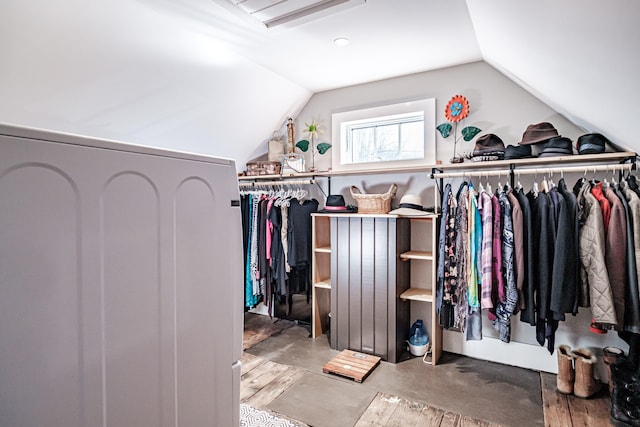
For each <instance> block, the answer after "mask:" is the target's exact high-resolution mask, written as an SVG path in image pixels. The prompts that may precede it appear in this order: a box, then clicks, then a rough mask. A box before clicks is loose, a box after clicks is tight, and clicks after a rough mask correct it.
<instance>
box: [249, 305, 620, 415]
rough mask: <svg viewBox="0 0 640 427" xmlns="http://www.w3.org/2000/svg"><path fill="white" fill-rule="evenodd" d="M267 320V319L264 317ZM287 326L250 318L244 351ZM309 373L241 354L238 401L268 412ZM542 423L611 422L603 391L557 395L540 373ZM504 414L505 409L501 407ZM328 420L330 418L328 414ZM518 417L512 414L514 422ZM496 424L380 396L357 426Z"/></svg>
mask: <svg viewBox="0 0 640 427" xmlns="http://www.w3.org/2000/svg"><path fill="white" fill-rule="evenodd" d="M267 319H268V318H267ZM292 324H293V322H290V321H282V320H281V321H277V322H274V321H273V320H270V321H263V320H262V319H259V318H258V319H257V320H256V319H255V318H254V317H251V318H249V320H248V321H247V324H246V325H245V336H244V337H245V341H244V348H245V349H248V348H250V347H251V346H253V345H255V344H257V343H258V342H260V341H262V340H265V339H268V338H269V336H271V335H272V334H276V333H279V332H280V331H282V330H283V329H286V328H288V327H290V326H291V325H292ZM307 372H308V371H307V370H305V369H302V368H299V367H294V366H288V365H283V364H280V363H276V362H273V361H270V360H267V359H264V358H261V357H257V356H254V355H252V354H249V353H247V352H245V353H244V354H243V357H242V380H241V386H240V398H241V401H242V402H243V403H246V404H248V405H250V406H253V407H255V408H257V409H261V410H267V411H268V409H267V405H269V404H270V403H271V402H272V401H273V400H274V399H276V398H277V397H278V396H280V395H281V394H282V393H283V392H285V391H286V390H287V389H288V388H289V387H291V386H292V385H293V384H294V383H295V382H296V381H298V380H300V379H301V378H302V377H303V376H304V375H305V373H307ZM540 381H541V389H542V402H543V406H544V408H543V409H544V424H545V426H549V427H558V426H561V427H565V426H566V427H574V426H594V427H595V426H597V427H602V426H611V425H613V424H612V423H611V422H610V421H609V411H610V404H611V401H610V398H609V393H608V390H606V386H603V390H602V391H601V392H599V393H598V394H597V395H596V396H595V397H593V398H590V399H580V398H576V397H575V396H572V395H569V396H567V395H563V394H561V393H558V392H557V390H556V375H554V374H549V373H540ZM505 410H508V408H505ZM277 415H278V416H280V417H282V418H285V419H289V420H290V421H292V422H294V423H295V424H297V425H299V426H300V427H309V426H308V425H307V424H304V423H302V422H300V421H298V420H293V419H290V418H287V417H286V416H283V414H277ZM328 416H330V415H328ZM515 419H517V414H514V420H515ZM498 425H499V424H495V423H490V422H486V421H483V420H478V419H474V418H471V417H468V416H463V415H460V414H457V413H453V412H450V411H444V410H442V409H439V408H435V407H432V406H429V405H428V404H425V403H423V402H412V401H408V400H406V399H403V398H400V397H397V396H394V395H391V394H387V393H385V392H383V391H380V392H378V393H377V394H376V396H375V398H374V399H373V400H372V401H371V403H370V404H369V406H368V407H367V408H366V410H365V411H364V413H363V414H362V416H361V417H360V418H359V419H358V421H357V423H356V424H355V427H363V426H378V427H390V426H403V427H404V426H435V427H437V426H443V427H444V426H460V427H464V426H476V427H477V426H487V427H489V426H491V427H493V426H498Z"/></svg>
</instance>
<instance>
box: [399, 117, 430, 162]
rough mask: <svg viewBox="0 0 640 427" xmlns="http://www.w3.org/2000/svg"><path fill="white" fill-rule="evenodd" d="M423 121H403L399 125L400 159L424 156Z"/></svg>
mask: <svg viewBox="0 0 640 427" xmlns="http://www.w3.org/2000/svg"><path fill="white" fill-rule="evenodd" d="M423 136H424V121H419V122H411V123H403V124H402V125H400V137H401V139H400V145H401V147H402V150H401V153H400V156H399V157H398V159H400V160H412V159H422V158H424V142H423Z"/></svg>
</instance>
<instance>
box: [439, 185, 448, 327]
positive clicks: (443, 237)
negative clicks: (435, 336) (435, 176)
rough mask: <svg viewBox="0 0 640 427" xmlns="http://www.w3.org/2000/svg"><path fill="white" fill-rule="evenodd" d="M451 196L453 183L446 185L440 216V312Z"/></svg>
mask: <svg viewBox="0 0 640 427" xmlns="http://www.w3.org/2000/svg"><path fill="white" fill-rule="evenodd" d="M450 197H451V184H446V185H445V186H444V191H443V192H442V206H441V209H440V211H441V212H442V216H441V218H440V233H439V234H438V266H437V273H436V312H437V313H438V315H439V314H440V309H441V308H442V297H443V294H444V282H445V276H446V275H445V257H446V255H447V251H446V248H447V245H446V241H447V221H448V220H449V206H448V205H449V198H450Z"/></svg>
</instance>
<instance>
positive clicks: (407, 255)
mask: <svg viewBox="0 0 640 427" xmlns="http://www.w3.org/2000/svg"><path fill="white" fill-rule="evenodd" d="M400 258H402V259H404V260H409V259H422V260H426V261H431V260H433V252H430V251H408V252H404V253H401V254H400Z"/></svg>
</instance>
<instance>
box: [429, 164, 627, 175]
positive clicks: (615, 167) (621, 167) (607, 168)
mask: <svg viewBox="0 0 640 427" xmlns="http://www.w3.org/2000/svg"><path fill="white" fill-rule="evenodd" d="M635 168H636V165H635V163H615V164H610V165H594V166H564V167H555V168H524V169H515V168H513V169H509V170H489V171H466V172H434V173H432V174H431V177H432V178H462V177H466V176H479V177H483V176H503V175H504V176H505V177H508V176H510V175H511V174H512V173H513V174H516V175H527V174H528V175H533V174H536V175H544V174H552V173H565V172H567V173H569V172H584V173H588V172H615V171H625V170H628V171H631V170H634V169H635Z"/></svg>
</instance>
